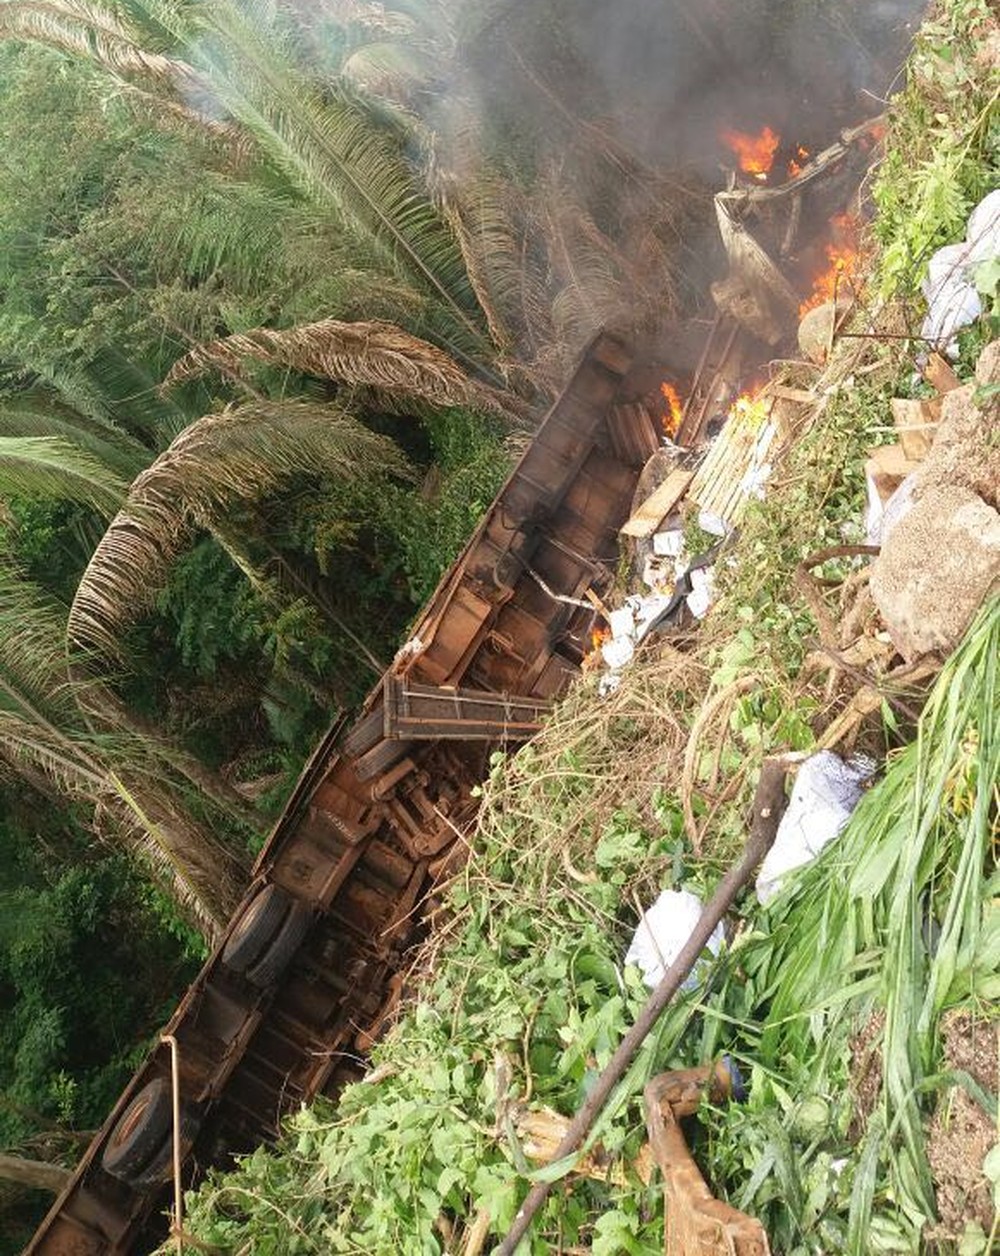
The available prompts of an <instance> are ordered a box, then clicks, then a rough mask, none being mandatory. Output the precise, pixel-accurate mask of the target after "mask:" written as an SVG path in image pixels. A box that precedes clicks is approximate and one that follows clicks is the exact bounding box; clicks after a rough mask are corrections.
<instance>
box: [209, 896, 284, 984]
mask: <svg viewBox="0 0 1000 1256" xmlns="http://www.w3.org/2000/svg"><path fill="white" fill-rule="evenodd" d="M291 906H292V899H291V897H290V896H289V895H288V894H286V893H285V891H284V890H282V889H280V888H279V887H278V886H277V885H265V886H264V888H263V889H262V890H261V891H260V893H259V894H258V895H257V897H256V898H255V899H254V900H253V901H252V902H251V904H250V906H249V907H248V908H247V909H246V911H245V912H244V913H243V915H242V916H241V917H240V918H239V920H238V921H237V923H236V928H235V929H234V930H233V931H232V933H231V934H230V935H229V941H228V942H227V943H226V945H225V947H224V949H223V951H222V962H223V964H224V965H225V966H226V968H228V969H230V970H231V971H232V972H236V973H245V972H246V971H247V969H248V968H251V967H252V966H253V965H254V964H255V963H256V962H257V961H258V960H259V959H260V958H261V957H262V956H263V954H264V952H265V951H266V950H267V947H268V945H269V943H270V942H271V941H272V939H273V938H274V937H275V935H276V934H277V933H278V930H279V929H280V928H281V924H282V921H284V920H285V918H286V917H287V916H288V913H289V910H290V908H291Z"/></svg>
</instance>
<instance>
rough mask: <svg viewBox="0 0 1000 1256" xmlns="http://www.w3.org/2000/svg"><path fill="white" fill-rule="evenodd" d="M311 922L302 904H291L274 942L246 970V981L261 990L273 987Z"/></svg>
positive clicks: (310, 916) (309, 913)
mask: <svg viewBox="0 0 1000 1256" xmlns="http://www.w3.org/2000/svg"><path fill="white" fill-rule="evenodd" d="M312 920H313V914H312V911H311V910H310V909H309V908H308V907H306V905H305V904H304V903H293V904H292V907H291V910H290V911H289V913H288V915H287V916H286V918H285V921H284V923H283V924H282V926H281V928H280V929H279V930H278V933H277V936H276V937H275V939H274V941H273V942H272V943H271V945H270V946H269V947H268V948H267V950H266V951H265V952H264V954H263V955H262V956H261V957H260V959H259V960H258V961H257V962H256V964H254V965H253V967H252V968H248V969H247V971H246V978H247V981H249V982H250V984H251V985H254V986H257V987H258V989H261V990H265V989H267V987H268V986H273V985H274V983H275V982H276V981H277V980H278V978H279V977H280V976H281V974H282V973H283V972H284V971H285V969H286V968H287V967H288V965H289V964H290V963H291V961H292V957H293V956H294V955H295V952H296V951H297V950H298V949H299V947H300V946H301V944H302V940H303V938H304V937H305V936H306V934H307V933H308V932H309V926H310V925H311V924H312Z"/></svg>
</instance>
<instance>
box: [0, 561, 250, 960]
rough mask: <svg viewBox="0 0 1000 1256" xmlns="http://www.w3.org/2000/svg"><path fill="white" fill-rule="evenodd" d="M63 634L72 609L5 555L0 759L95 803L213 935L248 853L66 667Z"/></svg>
mask: <svg viewBox="0 0 1000 1256" xmlns="http://www.w3.org/2000/svg"><path fill="white" fill-rule="evenodd" d="M65 639H66V638H65V613H64V612H61V611H60V608H59V607H58V606H57V605H56V604H55V603H54V602H53V601H52V600H51V599H50V598H48V597H46V595H45V594H44V593H43V592H42V591H41V590H40V589H38V588H37V587H36V586H34V585H33V584H32V583H31V581H29V580H28V579H27V578H26V577H25V576H24V575H23V574H22V573H21V572H20V571H19V570H18V569H17V567H16V565H15V564H14V563H13V562H12V561H11V560H10V558H9V557H2V556H0V761H2V762H3V763H5V764H6V766H7V767H8V768H9V769H10V770H13V771H14V772H16V773H18V774H19V775H21V776H22V777H24V779H25V780H27V781H28V783H29V784H32V785H33V786H34V787H35V788H37V789H40V790H41V791H42V792H44V793H47V794H50V795H53V796H58V797H61V798H64V799H67V800H75V801H78V802H80V803H82V804H85V805H86V806H87V807H89V808H90V809H91V816H92V821H91V823H92V825H93V826H94V828H95V831H97V832H103V833H104V835H105V836H111V835H114V836H116V837H117V838H118V839H119V840H124V841H125V842H126V843H128V844H129V845H132V846H134V847H136V848H137V849H138V850H139V852H140V854H141V855H142V856H143V857H144V858H145V860H146V861H147V863H148V864H149V866H150V867H151V869H152V871H153V873H154V875H155V876H157V877H158V878H159V879H161V880H163V881H164V883H165V884H166V886H167V887H168V888H170V889H171V890H172V892H173V893H174V895H175V896H176V897H177V898H178V900H179V901H180V902H181V904H182V905H184V906H186V907H187V908H189V909H190V911H191V914H192V916H193V917H194V919H195V920H196V921H197V922H198V923H199V924H200V925H201V926H202V927H203V928H204V929H206V931H207V932H208V933H209V934H210V935H211V934H212V933H214V931H215V930H216V929H217V928H219V927H221V926H222V925H223V924H224V923H225V922H226V921H227V920H228V919H229V917H230V915H231V914H232V911H233V909H234V907H235V905H236V904H237V903H238V902H239V899H240V897H241V896H242V893H243V888H244V885H245V881H246V859H245V855H243V854H241V853H240V851H239V848H238V847H235V846H234V845H233V844H231V843H227V842H225V841H224V840H222V839H221V838H219V837H218V836H217V835H216V833H215V832H213V830H212V829H210V828H207V827H205V826H204V825H203V824H202V823H201V822H200V821H197V820H195V819H194V818H193V816H192V815H191V814H190V813H189V812H188V811H187V810H186V808H185V807H184V806H183V803H182V801H181V800H182V798H183V793H182V791H181V790H180V789H178V788H177V781H178V777H177V774H176V772H175V771H174V763H173V762H172V760H173V755H172V754H171V753H170V752H169V751H168V750H165V749H164V747H163V745H162V742H161V741H160V740H159V739H157V740H153V739H149V738H146V737H144V736H142V735H141V734H137V733H136V731H135V730H134V729H133V728H130V727H129V726H128V723H127V721H119V720H118V719H117V718H116V710H117V704H116V703H115V701H114V699H113V697H112V696H111V695H110V694H108V693H106V692H103V691H102V687H101V686H99V685H96V684H93V683H92V682H89V681H87V680H86V679H83V678H82V677H83V676H84V671H83V668H82V666H81V665H80V664H79V661H78V659H73V660H72V663H71V664H70V665H68V663H67V654H66V647H65ZM83 690H86V691H87V692H86V694H84V693H83V692H82V691H83ZM84 711H87V712H98V711H101V712H104V713H105V715H106V718H105V719H104V720H103V721H102V722H101V725H100V726H98V724H97V723H96V721H95V720H94V718H92V717H91V716H89V715H85V714H84ZM171 779H172V780H173V782H174V784H173V788H170V787H169V782H170V781H171ZM164 781H166V782H168V787H167V788H165V787H164Z"/></svg>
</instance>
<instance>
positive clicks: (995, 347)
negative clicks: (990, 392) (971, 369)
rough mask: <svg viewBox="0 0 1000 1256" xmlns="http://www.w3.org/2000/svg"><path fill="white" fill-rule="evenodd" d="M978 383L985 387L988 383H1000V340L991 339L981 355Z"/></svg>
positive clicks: (978, 365)
mask: <svg viewBox="0 0 1000 1256" xmlns="http://www.w3.org/2000/svg"><path fill="white" fill-rule="evenodd" d="M976 383H977V384H981V385H982V386H983V387H984V388H985V387H986V385H987V384H1000V340H993V341H991V342H990V343H989V344H988V345H987V346H986V348H985V349H984V350H983V351H982V353H981V354H980V355H979V361H978V362H977V363H976Z"/></svg>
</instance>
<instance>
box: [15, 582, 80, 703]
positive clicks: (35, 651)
mask: <svg viewBox="0 0 1000 1256" xmlns="http://www.w3.org/2000/svg"><path fill="white" fill-rule="evenodd" d="M65 635H66V616H65V611H60V609H59V608H58V607H57V606H56V605H55V603H54V602H52V601H51V600H50V599H49V598H48V597H47V596H46V595H45V594H44V593H43V592H42V590H41V589H40V588H38V586H37V585H35V584H34V583H32V582H31V581H30V580H28V579H27V577H25V576H24V575H23V573H22V572H20V571H19V570H17V568H16V567H15V566H14V565H13V563H12V562H10V561H9V560H6V559H4V560H2V561H0V691H2V692H0V705H2V706H4V707H10V706H13V707H15V708H17V709H19V710H21V711H22V713H23V712H24V711H25V710H27V709H28V707H29V706H31V707H35V708H38V707H44V708H46V711H47V713H48V715H49V716H50V717H51V718H54V719H58V718H59V716H58V714H57V713H58V712H59V711H64V712H69V713H70V714H71V715H72V714H73V709H72V703H71V702H70V701H69V698H68V695H67V694H66V692H65V690H66V685H67V675H66V648H65ZM53 708H54V710H55V713H54V711H53Z"/></svg>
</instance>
